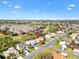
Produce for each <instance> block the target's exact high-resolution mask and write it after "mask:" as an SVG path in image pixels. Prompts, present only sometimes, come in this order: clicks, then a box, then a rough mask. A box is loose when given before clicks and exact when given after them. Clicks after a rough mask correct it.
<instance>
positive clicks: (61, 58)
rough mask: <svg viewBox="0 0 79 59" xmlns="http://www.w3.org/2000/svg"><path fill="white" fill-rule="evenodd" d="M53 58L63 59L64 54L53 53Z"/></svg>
mask: <svg viewBox="0 0 79 59" xmlns="http://www.w3.org/2000/svg"><path fill="white" fill-rule="evenodd" d="M53 59H65V56H64V55H62V54H60V53H56V52H55V53H53Z"/></svg>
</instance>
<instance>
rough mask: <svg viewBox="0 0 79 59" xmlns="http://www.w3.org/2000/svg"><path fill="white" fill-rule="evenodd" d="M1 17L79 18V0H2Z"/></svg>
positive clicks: (0, 6)
mask: <svg viewBox="0 0 79 59" xmlns="http://www.w3.org/2000/svg"><path fill="white" fill-rule="evenodd" d="M0 19H43V20H48V19H59V20H60V19H79V0H0Z"/></svg>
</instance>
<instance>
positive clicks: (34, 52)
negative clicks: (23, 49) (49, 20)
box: [24, 34, 65, 59]
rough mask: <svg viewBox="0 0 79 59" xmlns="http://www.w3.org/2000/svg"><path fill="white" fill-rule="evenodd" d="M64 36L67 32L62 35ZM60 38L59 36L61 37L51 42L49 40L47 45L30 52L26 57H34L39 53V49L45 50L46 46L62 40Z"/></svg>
mask: <svg viewBox="0 0 79 59" xmlns="http://www.w3.org/2000/svg"><path fill="white" fill-rule="evenodd" d="M64 36H65V34H63V35H62V36H61V37H64ZM61 37H60V38H61ZM60 38H59V39H54V40H52V41H51V42H49V43H47V44H45V45H43V46H41V47H39V49H37V50H35V51H33V52H32V53H30V54H29V55H28V56H26V57H25V58H24V59H32V57H33V56H35V55H36V54H38V52H39V51H41V50H43V49H44V48H47V47H49V46H50V45H51V44H52V43H53V42H56V41H58V40H60Z"/></svg>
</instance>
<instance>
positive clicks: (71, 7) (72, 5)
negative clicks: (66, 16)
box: [67, 4, 76, 10]
mask: <svg viewBox="0 0 79 59" xmlns="http://www.w3.org/2000/svg"><path fill="white" fill-rule="evenodd" d="M75 6H76V4H69V5H68V6H67V9H68V10H72V9H73V8H74V7H75Z"/></svg>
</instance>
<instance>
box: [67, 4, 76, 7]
mask: <svg viewBox="0 0 79 59" xmlns="http://www.w3.org/2000/svg"><path fill="white" fill-rule="evenodd" d="M75 6H76V5H75V4H70V5H68V7H75Z"/></svg>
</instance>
